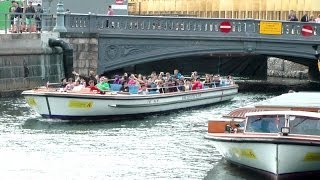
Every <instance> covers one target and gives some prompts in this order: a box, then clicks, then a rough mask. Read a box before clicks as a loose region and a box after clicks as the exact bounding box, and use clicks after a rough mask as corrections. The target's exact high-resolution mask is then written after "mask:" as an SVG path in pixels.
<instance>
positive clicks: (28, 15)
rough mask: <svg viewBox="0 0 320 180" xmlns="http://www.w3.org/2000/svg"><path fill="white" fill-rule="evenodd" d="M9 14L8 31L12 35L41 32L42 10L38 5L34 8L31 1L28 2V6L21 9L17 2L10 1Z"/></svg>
mask: <svg viewBox="0 0 320 180" xmlns="http://www.w3.org/2000/svg"><path fill="white" fill-rule="evenodd" d="M9 13H10V16H9V18H10V24H11V26H10V31H11V32H12V33H22V32H41V16H42V14H43V9H42V7H41V5H40V4H37V6H36V7H34V6H33V5H32V1H31V0H29V1H28V6H27V7H26V8H22V7H21V5H20V3H19V2H18V1H11V7H10V8H9Z"/></svg>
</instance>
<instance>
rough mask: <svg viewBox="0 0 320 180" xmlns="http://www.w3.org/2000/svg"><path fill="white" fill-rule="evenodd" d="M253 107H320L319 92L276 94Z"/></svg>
mask: <svg viewBox="0 0 320 180" xmlns="http://www.w3.org/2000/svg"><path fill="white" fill-rule="evenodd" d="M255 107H306V108H320V93H319V92H294V93H286V94H282V95H280V96H276V97H273V98H270V99H267V100H264V101H261V102H259V103H256V104H255Z"/></svg>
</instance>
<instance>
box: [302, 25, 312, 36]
mask: <svg viewBox="0 0 320 180" xmlns="http://www.w3.org/2000/svg"><path fill="white" fill-rule="evenodd" d="M301 34H302V36H311V35H312V34H313V27H312V26H310V25H307V24H306V25H303V26H302V30H301Z"/></svg>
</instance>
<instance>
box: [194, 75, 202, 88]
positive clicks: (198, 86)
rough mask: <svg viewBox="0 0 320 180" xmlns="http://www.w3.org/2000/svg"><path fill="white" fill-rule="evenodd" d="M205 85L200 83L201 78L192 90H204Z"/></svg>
mask: <svg viewBox="0 0 320 180" xmlns="http://www.w3.org/2000/svg"><path fill="white" fill-rule="evenodd" d="M202 88H203V85H202V83H201V82H200V78H197V80H196V81H195V82H194V83H193V85H192V90H197V89H202Z"/></svg>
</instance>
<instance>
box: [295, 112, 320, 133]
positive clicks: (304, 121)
mask: <svg viewBox="0 0 320 180" xmlns="http://www.w3.org/2000/svg"><path fill="white" fill-rule="evenodd" d="M289 126H290V134H305V135H320V119H319V118H313V117H306V116H296V117H295V119H294V120H291V121H290V124H289Z"/></svg>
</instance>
